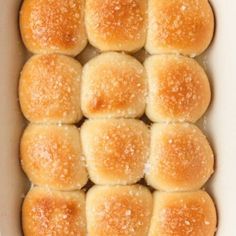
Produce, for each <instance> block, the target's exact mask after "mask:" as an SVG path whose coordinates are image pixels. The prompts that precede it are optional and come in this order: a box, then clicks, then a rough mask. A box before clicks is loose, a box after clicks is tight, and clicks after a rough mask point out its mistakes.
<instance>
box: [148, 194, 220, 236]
mask: <svg viewBox="0 0 236 236" xmlns="http://www.w3.org/2000/svg"><path fill="white" fill-rule="evenodd" d="M215 231H216V209H215V206H214V203H213V201H212V199H211V198H210V196H209V195H208V194H207V193H206V192H204V191H197V192H186V193H164V192H155V193H154V209H153V214H152V221H151V227H150V231H149V235H148V236H177V235H178V236H190V235H191V236H214V235H215Z"/></svg>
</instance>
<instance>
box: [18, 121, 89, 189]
mask: <svg viewBox="0 0 236 236" xmlns="http://www.w3.org/2000/svg"><path fill="white" fill-rule="evenodd" d="M20 153H21V164H22V168H23V170H24V171H25V173H26V174H27V176H28V178H29V179H30V180H31V182H32V183H34V184H36V185H39V186H47V187H50V188H52V189H58V190H73V189H80V188H82V187H83V186H84V185H85V184H86V182H87V180H88V177H87V171H86V168H85V163H84V161H83V157H82V150H81V143H80V134H79V130H78V129H77V128H76V127H75V126H68V125H63V126H57V125H34V124H31V125H29V126H28V127H27V128H26V130H25V131H24V134H23V136H22V139H21V144H20Z"/></svg>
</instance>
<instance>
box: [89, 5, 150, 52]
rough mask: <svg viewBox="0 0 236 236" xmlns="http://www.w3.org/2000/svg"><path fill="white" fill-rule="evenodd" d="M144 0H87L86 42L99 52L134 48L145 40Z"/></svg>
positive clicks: (139, 46)
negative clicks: (87, 40)
mask: <svg viewBox="0 0 236 236" xmlns="http://www.w3.org/2000/svg"><path fill="white" fill-rule="evenodd" d="M146 12H147V0H96V1H94V0H87V1H86V10H85V23H86V29H87V34H88V39H89V42H90V43H91V44H92V45H93V46H94V47H96V48H99V49H100V50H101V51H128V52H130V51H137V50H138V49H140V48H142V47H143V46H144V43H145V39H146V26H147V14H146Z"/></svg>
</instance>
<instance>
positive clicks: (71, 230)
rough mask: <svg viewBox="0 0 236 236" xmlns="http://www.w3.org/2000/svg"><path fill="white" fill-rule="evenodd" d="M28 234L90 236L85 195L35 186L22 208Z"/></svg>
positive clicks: (80, 192)
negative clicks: (87, 229) (87, 226)
mask: <svg viewBox="0 0 236 236" xmlns="http://www.w3.org/2000/svg"><path fill="white" fill-rule="evenodd" d="M22 225H23V231H24V235H25V236H49V235H53V236H68V235H76V236H86V217H85V194H84V193H83V192H82V191H76V192H57V191H53V190H49V189H46V188H39V187H35V188H33V189H31V190H30V191H29V193H28V194H27V196H26V198H25V201H24V204H23V209H22Z"/></svg>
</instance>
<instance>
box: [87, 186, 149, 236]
mask: <svg viewBox="0 0 236 236" xmlns="http://www.w3.org/2000/svg"><path fill="white" fill-rule="evenodd" d="M151 213H152V195H151V193H150V192H149V190H148V189H147V188H145V187H143V186H140V185H133V186H113V187H112V186H110V187H108V186H94V187H93V188H92V189H90V190H89V192H88V194H87V201H86V216H87V225H88V226H87V229H88V235H89V236H108V235H109V236H147V235H148V230H149V224H150V218H151Z"/></svg>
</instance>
